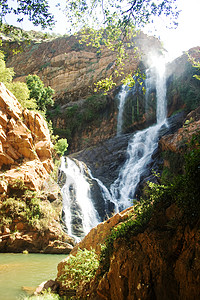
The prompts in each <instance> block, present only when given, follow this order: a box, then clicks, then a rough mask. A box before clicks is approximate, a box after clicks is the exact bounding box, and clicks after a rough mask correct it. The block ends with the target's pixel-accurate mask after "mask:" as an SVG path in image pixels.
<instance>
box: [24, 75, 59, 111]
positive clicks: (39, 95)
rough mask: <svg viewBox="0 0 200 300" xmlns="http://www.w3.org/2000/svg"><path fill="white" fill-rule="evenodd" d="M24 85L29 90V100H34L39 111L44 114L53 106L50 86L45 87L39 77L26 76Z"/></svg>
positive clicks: (52, 92)
mask: <svg viewBox="0 0 200 300" xmlns="http://www.w3.org/2000/svg"><path fill="white" fill-rule="evenodd" d="M26 84H27V86H28V88H29V90H30V99H31V98H34V99H35V100H36V103H37V107H38V109H39V110H42V111H44V112H46V110H47V107H48V106H53V104H54V101H53V99H52V96H53V94H54V90H53V89H52V88H51V87H50V86H48V87H45V86H44V83H43V82H42V80H41V79H40V77H39V76H37V75H28V76H27V77H26Z"/></svg>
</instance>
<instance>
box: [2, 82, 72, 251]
mask: <svg viewBox="0 0 200 300" xmlns="http://www.w3.org/2000/svg"><path fill="white" fill-rule="evenodd" d="M53 166H54V165H53V160H52V144H51V141H50V134H49V130H48V127H47V124H46V122H45V120H44V118H43V117H42V116H41V115H40V114H39V113H37V112H33V111H29V110H27V109H25V110H23V109H22V107H21V105H20V104H19V102H18V101H17V100H16V98H15V97H14V96H13V95H12V94H11V93H10V92H9V91H8V90H7V89H6V88H5V86H4V85H3V84H2V83H1V84H0V194H1V195H0V196H1V197H0V216H1V217H0V218H1V222H0V252H22V251H24V250H27V251H29V252H42V253H69V252H70V251H71V250H72V248H73V245H74V240H73V239H72V238H70V237H69V236H68V235H66V234H65V233H64V232H63V230H62V226H61V224H60V221H61V212H62V200H61V195H60V189H59V187H58V185H57V184H56V183H55V182H54V181H53V180H52V179H51V178H50V176H49V174H50V173H51V172H52V170H53ZM41 190H43V191H42V192H41ZM31 191H32V192H31ZM36 192H37V193H36ZM16 230H17V232H16V233H14V234H13V232H15V231H16Z"/></svg>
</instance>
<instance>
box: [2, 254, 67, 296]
mask: <svg viewBox="0 0 200 300" xmlns="http://www.w3.org/2000/svg"><path fill="white" fill-rule="evenodd" d="M66 256H67V255H57V254H11V253H0V300H16V299H20V298H22V297H21V296H23V295H27V294H26V293H25V292H24V291H23V289H22V287H37V286H38V285H39V284H40V283H42V282H43V281H46V280H49V279H55V278H56V275H57V265H58V263H59V262H60V261H61V260H63V259H64V258H66Z"/></svg>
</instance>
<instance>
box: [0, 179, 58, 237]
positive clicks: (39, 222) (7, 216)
mask: <svg viewBox="0 0 200 300" xmlns="http://www.w3.org/2000/svg"><path fill="white" fill-rule="evenodd" d="M8 188H9V190H10V194H9V197H7V198H5V199H4V200H3V201H2V203H0V220H1V222H0V225H9V226H11V227H13V225H12V222H13V220H21V221H23V222H24V223H27V224H28V225H30V226H33V227H35V228H37V229H38V230H40V231H45V230H47V229H48V228H49V222H50V220H51V219H52V218H55V219H56V215H57V212H56V211H54V209H53V207H52V205H51V204H50V203H49V202H48V201H41V195H40V193H37V192H32V191H30V190H28V189H27V188H25V187H24V184H23V182H22V181H20V180H16V181H15V182H13V184H12V185H11V186H9V187H8Z"/></svg>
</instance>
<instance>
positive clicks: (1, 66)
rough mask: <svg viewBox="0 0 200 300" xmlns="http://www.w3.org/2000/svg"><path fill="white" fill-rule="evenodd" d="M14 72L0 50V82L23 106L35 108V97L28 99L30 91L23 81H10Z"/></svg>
mask: <svg viewBox="0 0 200 300" xmlns="http://www.w3.org/2000/svg"><path fill="white" fill-rule="evenodd" d="M14 75H15V72H14V70H13V68H7V67H6V63H5V60H4V54H3V53H2V52H1V51H0V82H3V83H4V84H5V86H6V87H7V89H9V91H11V93H12V94H13V95H14V96H15V97H16V98H17V100H18V101H19V102H20V104H21V105H22V106H23V107H24V108H28V109H36V108H37V103H36V101H35V99H30V97H29V96H30V91H29V89H28V87H27V85H26V83H24V82H12V79H13V76H14Z"/></svg>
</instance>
